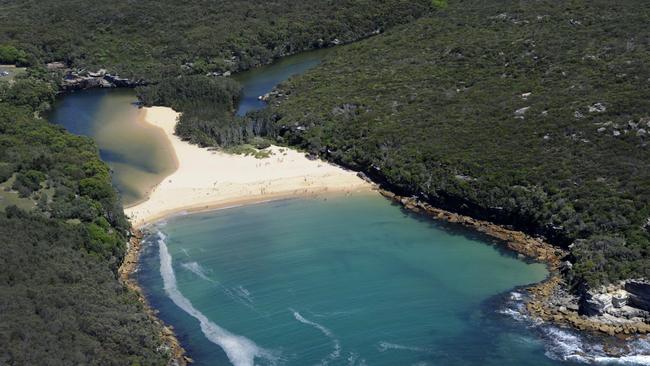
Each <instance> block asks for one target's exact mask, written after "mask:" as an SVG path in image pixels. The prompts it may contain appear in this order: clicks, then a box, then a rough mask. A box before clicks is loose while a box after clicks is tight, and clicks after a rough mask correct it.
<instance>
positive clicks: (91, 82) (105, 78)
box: [63, 69, 146, 91]
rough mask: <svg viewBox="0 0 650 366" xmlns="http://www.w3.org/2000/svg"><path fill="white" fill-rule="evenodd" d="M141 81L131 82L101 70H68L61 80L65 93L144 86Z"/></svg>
mask: <svg viewBox="0 0 650 366" xmlns="http://www.w3.org/2000/svg"><path fill="white" fill-rule="evenodd" d="M145 84H146V83H145V82H144V81H143V80H131V79H127V78H121V77H119V76H118V75H112V74H109V73H107V72H106V70H104V69H101V70H99V71H97V72H76V71H71V70H68V71H67V73H66V75H65V77H64V78H63V89H64V90H65V91H72V90H85V89H93V88H116V87H117V88H134V87H136V86H140V85H145Z"/></svg>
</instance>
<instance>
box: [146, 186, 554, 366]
mask: <svg viewBox="0 0 650 366" xmlns="http://www.w3.org/2000/svg"><path fill="white" fill-rule="evenodd" d="M158 230H159V231H154V234H153V235H151V236H150V237H148V238H147V240H146V245H145V249H144V252H143V256H142V258H141V264H140V267H139V270H138V273H137V278H138V281H139V282H140V283H141V285H142V286H143V288H144V289H145V292H146V296H147V298H148V299H149V301H150V302H151V303H152V305H153V306H154V307H156V308H157V309H159V310H160V316H161V317H162V318H163V319H164V320H165V321H167V322H169V323H170V324H172V325H173V326H174V328H175V330H176V332H177V334H178V335H179V338H180V339H181V341H182V343H183V344H184V346H185V347H186V348H187V350H188V352H189V355H190V356H191V357H192V358H194V359H195V361H196V364H197V365H215V364H218V365H222V364H235V365H252V364H253V360H254V361H255V364H259V365H265V364H277V365H314V364H321V365H326V364H330V365H555V364H558V363H559V362H558V361H555V360H553V359H551V358H549V357H548V356H547V355H546V354H545V353H548V351H549V348H548V347H547V345H546V344H545V341H544V338H543V334H542V332H541V331H537V330H531V329H530V328H529V325H527V323H526V322H522V321H517V320H515V319H514V318H513V317H512V316H511V314H508V313H507V312H506V310H508V308H507V306H508V298H509V296H510V295H509V293H508V291H509V290H511V289H513V288H515V287H517V286H521V285H525V284H529V283H533V282H537V281H540V280H542V279H543V278H544V277H545V275H546V273H547V272H546V269H545V267H544V266H543V265H542V264H538V263H525V262H523V261H521V260H518V259H517V258H516V256H514V255H512V254H508V253H505V252H503V251H501V250H500V249H499V247H498V246H494V245H488V244H487V241H486V240H487V238H485V237H481V236H478V235H476V234H472V233H469V232H467V231H466V230H462V229H459V228H454V227H452V226H441V224H439V223H435V222H433V221H429V220H423V219H420V218H418V217H416V216H413V215H411V214H407V213H405V212H404V211H403V210H402V209H401V208H399V207H397V206H394V205H391V204H390V203H389V202H388V201H386V200H385V199H382V198H380V197H376V196H371V195H356V196H351V197H330V198H329V199H327V200H288V201H281V202H274V203H266V204H259V205H254V206H247V207H239V208H233V209H228V210H222V211H215V212H210V213H201V214H193V215H187V216H179V217H175V218H172V219H169V220H168V221H167V222H166V223H165V224H163V225H162V226H160V227H159V228H158Z"/></svg>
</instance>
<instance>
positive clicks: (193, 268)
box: [181, 262, 215, 283]
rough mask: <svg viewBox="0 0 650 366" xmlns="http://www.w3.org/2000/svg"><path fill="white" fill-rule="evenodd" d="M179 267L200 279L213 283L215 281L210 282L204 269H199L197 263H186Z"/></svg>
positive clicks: (199, 266)
mask: <svg viewBox="0 0 650 366" xmlns="http://www.w3.org/2000/svg"><path fill="white" fill-rule="evenodd" d="M181 266H182V267H183V268H185V269H186V270H188V271H190V272H192V273H194V274H195V275H197V276H199V277H200V278H201V279H203V280H206V281H208V282H212V283H215V281H214V280H212V279H211V278H210V277H208V275H207V274H206V273H205V269H203V267H201V265H200V264H198V263H197V262H187V263H183V264H181Z"/></svg>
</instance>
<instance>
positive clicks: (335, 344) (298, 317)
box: [289, 309, 341, 365]
mask: <svg viewBox="0 0 650 366" xmlns="http://www.w3.org/2000/svg"><path fill="white" fill-rule="evenodd" d="M289 310H290V311H291V312H292V313H293V316H294V318H296V320H297V321H299V322H301V323H303V324H307V325H311V326H312V327H314V328H316V329H318V330H320V331H321V333H323V334H324V335H325V336H326V337H327V338H329V339H331V340H332V345H333V347H334V350H333V351H332V352H330V354H329V355H327V357H326V358H324V359H322V360H321V362H320V364H321V365H328V364H329V363H330V362H331V361H334V360H336V359H338V358H339V357H341V342H339V340H338V339H336V337H334V333H332V331H331V330H329V329H327V328H326V327H324V326H322V325H320V324H318V323H316V322H313V321H311V320H307V319H305V318H304V317H303V316H302V315H300V313H299V312H297V311H295V310H293V309H289Z"/></svg>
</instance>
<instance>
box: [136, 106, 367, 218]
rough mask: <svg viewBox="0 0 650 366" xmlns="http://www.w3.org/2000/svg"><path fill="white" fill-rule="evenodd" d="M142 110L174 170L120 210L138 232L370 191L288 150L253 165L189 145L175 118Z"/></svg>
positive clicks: (164, 111) (349, 175)
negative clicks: (204, 216) (292, 200)
mask: <svg viewBox="0 0 650 366" xmlns="http://www.w3.org/2000/svg"><path fill="white" fill-rule="evenodd" d="M145 110H146V115H145V121H146V122H147V123H149V124H151V125H154V126H157V127H160V128H161V129H162V130H163V131H164V132H165V135H166V136H167V137H168V138H169V141H170V143H171V145H172V147H173V150H174V152H175V154H176V159H177V162H178V167H177V169H176V171H174V172H173V173H172V174H171V175H169V176H168V177H166V178H165V179H164V180H163V181H162V182H161V183H160V184H158V185H157V186H155V187H154V188H153V189H152V190H151V192H150V193H149V198H148V199H147V200H145V201H143V202H140V203H138V204H137V205H134V206H131V207H127V208H126V209H125V210H124V211H125V213H126V215H127V216H128V217H129V218H130V219H131V223H132V224H133V226H134V227H136V228H137V227H141V226H143V225H146V224H148V223H151V222H154V221H156V220H159V219H161V218H164V217H166V216H169V215H174V214H177V213H182V212H190V211H202V210H210V209H217V208H223V207H230V206H238V205H242V204H250V203H257V202H264V201H270V200H275V199H282V198H289V197H299V196H314V195H319V194H326V193H335V192H342V193H346V192H357V191H369V190H370V189H371V188H372V186H371V185H370V184H368V183H367V182H365V181H364V180H362V179H360V178H359V177H357V175H356V173H355V172H352V171H347V170H344V169H342V168H340V167H337V166H335V165H332V164H329V163H327V162H324V161H322V160H310V159H307V158H306V157H305V155H304V154H303V153H300V152H298V151H295V150H292V149H287V148H281V147H278V146H271V147H270V148H269V149H270V150H271V153H272V154H271V156H270V157H269V158H265V159H257V158H255V157H253V156H243V155H231V154H226V153H223V152H218V151H212V150H208V149H206V148H201V147H198V146H196V145H192V144H190V143H188V142H186V141H182V140H181V139H180V138H179V137H178V136H176V135H174V127H175V125H176V121H177V118H178V115H179V114H178V113H177V112H175V111H174V110H172V109H171V108H166V107H151V108H146V109H145Z"/></svg>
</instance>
